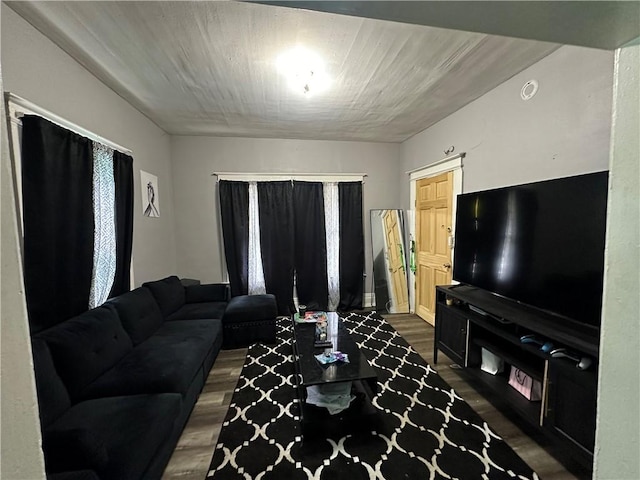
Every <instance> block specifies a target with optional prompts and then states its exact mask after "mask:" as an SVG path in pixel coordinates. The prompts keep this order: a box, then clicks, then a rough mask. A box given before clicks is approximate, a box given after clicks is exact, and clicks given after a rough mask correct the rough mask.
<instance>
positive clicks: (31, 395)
mask: <svg viewBox="0 0 640 480" xmlns="http://www.w3.org/2000/svg"><path fill="white" fill-rule="evenodd" d="M0 91H2V74H1V72H0ZM0 118H2V120H3V121H2V124H1V125H0V159H1V160H2V161H1V164H0V180H1V182H0V194H1V197H2V199H1V201H0V204H1V205H2V213H1V218H2V231H1V237H0V248H1V252H0V259H2V266H1V267H0V272H1V280H0V285H1V290H2V292H1V298H2V300H0V318H2V322H1V323H0V339H1V340H0V380H1V382H2V383H1V386H0V395H1V398H0V408H1V411H0V418H2V433H1V435H2V442H0V478H5V479H29V480H37V479H43V478H44V460H43V457H42V452H41V450H40V419H39V415H38V404H37V402H36V389H35V380H34V374H33V361H32V359H31V343H30V342H29V327H28V326H27V310H26V306H25V302H24V286H23V283H22V263H21V261H20V253H19V250H18V245H19V243H18V222H17V215H16V211H15V208H13V207H14V205H15V204H14V198H13V182H12V174H11V162H10V159H9V148H8V138H7V125H6V122H5V121H4V118H5V110H4V102H2V103H1V104H0Z"/></svg>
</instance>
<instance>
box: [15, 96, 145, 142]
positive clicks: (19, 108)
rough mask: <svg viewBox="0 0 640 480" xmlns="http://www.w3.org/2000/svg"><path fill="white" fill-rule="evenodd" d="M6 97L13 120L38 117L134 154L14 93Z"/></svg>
mask: <svg viewBox="0 0 640 480" xmlns="http://www.w3.org/2000/svg"><path fill="white" fill-rule="evenodd" d="M4 97H5V100H6V102H7V112H8V115H9V116H10V119H11V120H16V121H20V119H21V118H22V117H23V116H24V115H29V114H31V115H38V116H40V117H43V118H45V119H47V120H49V121H51V122H53V123H55V124H57V125H59V126H61V127H63V128H66V129H67V130H71V131H73V132H75V133H77V134H78V135H82V136H84V137H87V138H88V139H90V140H94V141H96V142H99V143H102V144H103V145H106V146H107V147H110V148H113V149H114V150H118V151H119V152H122V153H126V154H127V155H131V154H132V153H133V152H132V151H131V149H129V148H126V147H123V146H122V145H118V144H117V143H115V142H112V141H111V140H107V139H106V138H104V137H101V136H100V135H98V134H96V133H93V132H91V131H89V130H87V129H86V128H82V127H81V126H80V125H77V124H75V123H73V122H70V121H69V120H67V119H65V118H62V117H61V116H59V115H56V114H55V113H53V112H50V111H49V110H46V109H44V108H42V107H40V106H38V105H36V104H35V103H33V102H30V101H29V100H27V99H25V98H22V97H20V96H18V95H16V94H14V93H11V92H6V93H5V95H4Z"/></svg>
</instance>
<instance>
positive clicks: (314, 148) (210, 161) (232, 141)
mask: <svg viewBox="0 0 640 480" xmlns="http://www.w3.org/2000/svg"><path fill="white" fill-rule="evenodd" d="M399 154H400V146H399V145H398V144H389V143H366V142H332V141H312V140H284V139H260V138H230V137H188V136H176V137H173V138H172V141H171V158H172V161H173V190H174V192H175V199H174V200H175V209H176V236H177V245H178V254H177V255H178V270H177V271H178V274H179V275H180V276H183V277H190V278H197V279H200V280H202V281H219V280H221V279H222V271H223V265H224V264H223V263H222V261H223V258H222V255H223V254H222V247H221V243H222V235H221V231H220V228H219V225H220V220H219V207H218V190H217V183H216V178H215V177H212V176H211V174H212V173H213V172H250V173H261V172H266V173H283V172H285V173H366V174H367V175H368V176H367V177H366V178H365V184H364V189H363V197H364V198H363V200H364V202H363V203H364V218H365V231H364V233H365V267H366V273H367V280H366V284H365V292H369V291H370V290H371V279H372V277H371V232H370V231H369V210H370V209H373V208H398V207H399V205H400V175H399V169H398V162H399Z"/></svg>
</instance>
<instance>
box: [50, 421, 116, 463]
mask: <svg viewBox="0 0 640 480" xmlns="http://www.w3.org/2000/svg"><path fill="white" fill-rule="evenodd" d="M42 450H43V452H44V459H45V464H46V467H47V472H64V471H69V470H85V469H90V470H100V469H102V468H104V467H105V466H106V465H107V463H108V462H109V456H108V454H107V448H106V447H105V444H104V442H103V441H102V440H101V439H100V438H99V437H97V436H96V435H95V434H94V433H92V432H90V431H89V430H86V429H82V428H70V429H68V430H58V429H56V430H49V431H45V432H44V433H43V435H42Z"/></svg>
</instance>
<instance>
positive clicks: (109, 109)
mask: <svg viewBox="0 0 640 480" xmlns="http://www.w3.org/2000/svg"><path fill="white" fill-rule="evenodd" d="M2 40H3V41H2V74H3V78H2V79H3V90H4V91H9V92H12V93H15V94H17V95H20V96H22V97H24V98H26V99H28V100H30V101H32V102H34V103H36V104H38V105H40V106H42V107H43V108H46V109H47V110H49V111H52V112H55V113H56V114H57V115H59V116H61V117H63V118H66V119H69V120H70V121H73V122H74V123H76V124H78V125H82V126H83V127H85V128H86V129H88V130H90V131H93V132H97V133H99V134H100V135H101V136H102V137H104V138H108V139H111V140H113V141H115V142H117V143H119V144H121V145H126V146H127V147H128V148H130V149H131V150H132V151H133V152H134V158H135V165H136V166H135V169H136V171H138V170H144V171H149V172H153V174H154V175H156V176H157V177H158V182H159V191H160V195H161V198H162V214H161V216H160V217H159V218H155V219H149V218H144V217H142V216H141V215H138V216H137V217H136V218H135V220H134V245H136V247H135V249H134V257H133V272H134V283H135V285H136V286H137V285H140V284H142V283H143V282H145V281H149V280H154V279H158V278H162V277H164V276H167V275H171V274H177V275H179V276H181V277H189V278H197V279H200V280H201V281H202V282H215V281H220V280H222V279H223V276H222V275H223V261H222V254H221V252H222V247H221V236H220V232H219V226H218V225H219V222H218V220H217V214H216V208H217V200H216V188H215V177H213V176H212V174H213V173H215V172H234V171H236V172H265V173H270V172H293V173H304V172H317V173H321V172H326V173H353V172H364V173H366V174H367V177H366V180H365V183H364V193H363V199H364V211H365V212H367V211H368V210H370V209H374V208H386V207H389V206H394V207H399V208H403V209H409V208H410V202H409V179H408V176H407V174H406V172H408V171H411V170H413V169H415V168H418V167H422V166H426V165H429V164H430V163H433V162H436V161H438V160H440V159H442V158H443V157H445V156H446V155H445V154H444V153H443V151H444V150H446V149H448V148H450V147H451V146H455V151H456V152H466V154H467V156H466V159H465V162H464V184H463V185H464V190H465V191H475V190H482V189H488V188H493V187H499V186H505V185H513V184H519V183H526V182H531V181H537V180H544V179H549V178H557V177H563V176H569V175H577V174H581V173H587V172H592V171H600V170H606V169H609V170H610V172H611V174H612V175H613V178H614V180H613V182H614V183H613V186H612V190H611V192H612V194H615V193H617V192H620V197H616V196H615V195H612V200H611V201H612V202H620V203H612V204H611V205H610V214H609V215H610V217H609V221H610V224H609V230H610V232H609V237H608V238H609V242H608V246H607V249H608V252H609V255H610V258H609V260H608V263H607V265H608V266H607V272H608V274H607V275H608V277H607V280H606V282H605V285H606V286H605V307H604V312H603V329H602V336H603V343H602V345H601V348H602V353H601V355H602V362H601V366H600V368H601V370H600V371H601V379H602V380H601V386H600V411H599V418H600V420H599V424H598V425H599V430H598V437H597V443H596V476H597V478H624V476H625V475H627V476H626V478H633V476H632V474H631V473H628V472H634V470H633V469H634V468H636V470H635V471H636V472H637V464H635V465H634V464H633V460H632V459H634V455H635V453H634V452H635V451H636V450H637V445H638V443H637V442H638V432H637V425H638V422H637V417H638V412H637V408H636V411H633V412H632V411H629V407H628V406H629V405H637V404H638V401H637V399H638V392H637V385H636V386H635V387H630V386H626V387H625V385H624V383H623V381H622V380H620V379H623V378H635V377H636V376H637V365H638V363H639V362H638V361H637V351H636V345H637V335H638V334H637V332H638V325H637V314H636V313H635V312H636V311H635V310H630V309H629V308H630V303H632V302H631V300H629V299H626V300H620V301H618V300H616V299H620V298H622V299H624V297H625V296H628V297H630V298H631V299H633V298H635V300H636V302H635V303H636V304H637V291H638V280H637V275H638V274H637V271H634V270H635V268H634V262H633V261H632V260H633V259H637V254H638V253H637V249H636V250H635V251H632V252H629V245H637V228H636V227H637V222H638V218H637V215H636V216H635V217H634V216H633V215H631V216H629V217H631V218H629V217H627V216H625V210H626V211H628V209H630V208H635V209H637V191H638V185H637V179H638V175H637V158H638V155H637V148H638V147H637V141H636V142H635V143H634V138H635V139H636V140H637V122H638V113H637V109H635V110H634V109H633V97H631V99H630V100H620V101H618V100H617V99H618V98H620V99H626V96H627V95H633V94H634V93H633V91H634V88H635V90H636V93H635V95H636V97H637V88H636V87H637V81H638V79H637V58H638V57H637V56H638V46H637V45H636V46H630V47H626V48H624V49H622V50H620V52H619V54H620V56H619V57H616V55H617V54H616V53H615V52H614V51H613V49H609V50H604V49H593V48H585V47H580V46H562V47H560V48H559V49H557V50H555V51H554V52H553V53H551V54H550V55H548V56H546V57H545V58H543V59H542V60H540V61H539V62H537V63H535V64H534V65H532V66H531V67H529V68H528V69H526V70H524V71H522V72H520V73H518V74H517V75H515V76H513V77H512V78H510V79H509V80H507V81H506V82H504V83H502V84H501V85H499V86H497V87H496V88H495V89H493V90H491V91H490V92H488V93H487V94H485V95H483V96H482V97H480V98H478V99H477V100H475V101H473V102H471V103H469V104H468V105H467V106H465V107H463V108H461V109H460V110H458V111H457V112H455V113H453V114H452V115H449V116H448V117H446V118H445V119H443V120H442V121H440V122H439V123H437V124H435V125H434V126H432V127H430V128H428V129H427V130H424V131H422V132H421V133H419V134H417V135H415V136H414V137H412V138H410V139H409V140H407V141H405V142H402V143H374V142H345V141H330V140H294V139H265V138H237V137H224V136H181V135H167V134H166V133H165V132H164V131H163V130H161V129H160V128H159V127H157V126H156V125H155V124H154V123H153V122H152V121H150V120H149V119H148V118H147V117H146V116H144V115H143V114H142V113H140V112H139V111H138V110H136V109H135V108H134V107H133V106H131V104H129V103H128V102H127V101H125V100H124V99H123V98H121V97H120V96H118V95H117V94H116V93H114V91H113V90H111V89H110V88H109V87H107V86H106V85H105V84H104V83H102V82H101V81H99V80H98V79H97V78H96V77H95V76H94V75H92V74H91V73H89V71H88V70H87V69H85V68H84V67H83V66H82V65H80V64H79V63H78V62H76V61H75V60H73V59H72V58H71V57H70V56H68V55H67V54H66V53H65V52H63V50H61V49H60V48H59V47H58V46H57V45H56V44H54V42H52V41H51V40H50V39H48V38H47V37H45V36H44V35H42V34H41V33H40V32H39V31H38V30H37V29H36V28H34V27H33V26H31V25H30V24H28V23H27V22H26V21H25V20H24V19H22V18H21V17H20V16H18V15H17V14H16V13H15V12H14V11H13V10H12V9H11V8H10V7H8V6H7V5H6V4H4V3H3V5H2ZM616 58H618V61H619V62H623V65H624V62H628V64H630V65H631V66H632V67H634V68H635V71H633V70H632V71H631V73H629V72H628V71H625V70H624V68H622V69H619V70H618V73H617V74H616V73H615V72H616V70H615V68H614V61H615V59H616ZM634 62H635V64H634ZM634 72H635V73H634ZM616 75H617V76H616ZM634 75H635V77H634ZM627 76H628V77H627ZM532 78H535V79H536V80H537V81H538V83H539V85H540V91H539V92H538V94H537V96H536V100H537V102H535V103H533V102H530V103H526V102H524V101H522V100H521V99H520V90H521V87H522V85H523V84H524V83H525V82H527V81H528V80H530V79H532ZM43 79H46V82H45V81H43ZM636 105H637V102H636ZM614 107H615V108H614ZM625 108H626V110H625ZM629 110H632V111H629ZM96 112H99V114H97V113H96ZM634 122H635V123H634ZM612 126H615V129H614V130H613V136H612ZM634 128H635V130H634ZM625 129H627V130H625ZM629 138H630V140H629ZM634 149H635V150H634ZM5 152H7V150H6V149H5V147H4V146H3V258H5V245H4V244H5V239H6V238H9V239H12V238H14V234H10V233H7V234H6V235H7V236H6V237H5V220H4V219H5V218H11V217H10V216H8V217H5V213H7V212H6V211H5V210H4V209H5V208H8V207H7V205H9V206H10V205H11V204H12V200H11V199H10V198H9V199H8V200H9V201H5V200H7V198H6V197H5V195H7V194H6V193H5V192H6V191H7V189H5V185H6V183H5V182H9V180H8V179H7V175H6V172H7V171H8V170H6V168H7V167H6V165H5V163H6V160H5V158H6V155H4V153H5ZM634 169H635V170H634ZM634 175H635V176H634ZM390 179H391V181H390ZM625 179H626V180H625ZM616 181H621V182H624V181H629V182H632V183H630V184H629V185H626V184H623V186H621V187H620V190H618V189H617V188H616V184H615V182H616ZM633 182H635V183H633ZM138 184H139V182H137V183H136V188H139V185H138ZM136 192H137V194H138V195H137V196H136V201H137V199H138V197H139V192H138V191H136ZM623 192H626V193H623ZM626 195H630V196H631V198H628V197H626ZM634 198H635V200H636V202H635V203H636V204H635V206H634V204H633V201H634V200H633V199H634ZM137 210H139V209H137ZM137 210H136V211H137ZM7 215H9V213H7ZM365 218H366V215H365ZM634 222H635V223H634ZM634 228H635V233H634ZM365 231H368V230H367V226H366V225H365ZM633 235H635V237H634V236H633ZM634 239H635V243H633V242H634ZM6 248H9V247H8V246H7V247H6ZM369 252H370V248H367V249H365V253H366V255H367V257H366V261H365V265H366V266H367V274H368V275H370V273H371V272H370V268H371V267H370V264H371V260H370V258H369V257H368V255H369ZM7 258H11V257H7ZM635 265H636V266H637V261H636V262H635ZM3 267H4V265H3ZM9 272H10V270H7V271H6V272H5V268H3V281H2V285H3V314H2V317H3V319H5V322H3V327H2V342H3V358H2V369H3V372H2V373H3V375H2V378H3V387H5V386H7V388H3V392H8V391H9V390H11V391H12V396H13V398H12V400H10V401H7V402H5V398H6V397H5V395H6V394H5V393H3V402H2V403H3V418H4V420H3V427H2V429H3V440H4V441H3V447H2V448H3V462H2V463H3V466H5V465H6V468H7V469H9V468H12V467H11V466H9V465H10V464H9V463H6V462H5V459H6V458H9V457H5V451H6V452H7V454H8V453H12V455H11V457H12V458H13V459H14V460H15V463H16V464H18V465H20V466H18V467H16V468H17V469H16V470H13V471H14V472H20V473H16V475H14V476H13V477H11V476H9V478H35V477H37V476H39V475H41V474H38V472H41V470H38V465H36V464H37V463H38V462H34V461H33V458H34V457H38V454H37V451H38V449H39V447H38V445H37V442H38V433H37V427H36V425H34V417H33V412H34V407H35V412H37V406H36V402H35V399H34V396H33V388H32V386H31V383H30V382H31V380H29V379H30V378H32V377H30V376H29V375H28V374H25V370H24V369H25V368H26V367H29V366H30V361H29V360H28V359H27V358H26V357H24V356H23V355H24V352H25V350H24V348H23V347H24V345H25V342H26V340H25V338H24V334H25V332H26V322H25V323H24V324H23V325H21V326H14V327H10V326H8V325H5V323H6V318H8V317H7V315H6V314H5V313H8V314H14V315H15V313H16V312H18V313H19V312H23V311H24V310H23V307H22V310H21V307H20V306H17V307H15V310H8V311H5V308H7V309H10V308H11V307H10V305H11V303H8V304H7V305H6V306H5V288H7V289H9V288H10V284H9V283H5V275H8V274H9ZM11 288H12V290H11V291H12V292H19V291H20V289H19V285H17V286H14V287H11ZM13 288H15V290H13ZM619 292H622V293H619ZM609 296H610V297H609ZM607 297H609V298H610V299H611V300H610V302H611V303H608V302H607V300H606V299H607ZM18 318H23V319H24V314H21V315H19V316H18ZM613 319H615V320H613ZM10 328H11V329H13V328H17V331H14V330H9V329H10ZM6 344H12V345H11V346H10V347H8V345H7V347H8V349H7V350H5V345H6ZM27 351H28V350H27ZM12 365H13V366H15V367H14V368H15V371H14V372H12V373H7V374H5V373H6V371H5V368H7V369H10V367H11V366H12ZM21 372H22V374H24V375H26V376H24V375H23V376H22V377H21V376H20V373H21ZM27 372H28V368H27ZM16 376H17V377H18V380H17V382H13V381H12V379H14V378H16ZM25 378H26V379H27V380H24V379H25ZM18 404H20V405H22V404H24V405H28V406H30V409H31V412H30V414H29V412H27V419H26V420H24V423H22V424H20V423H18V422H19V421H18V419H17V418H18V417H16V420H15V422H16V423H15V424H14V425H11V426H10V425H7V424H6V422H7V420H6V419H7V418H8V415H10V412H11V410H6V411H5V408H10V407H11V405H13V406H14V407H15V408H16V410H17V411H20V410H21V408H18V407H17V405H18ZM5 405H6V407H5ZM5 412H6V413H5ZM29 415H31V416H30V417H29ZM630 419H631V420H630ZM35 420H36V422H37V413H36V417H35ZM634 420H635V421H634ZM34 427H35V428H34ZM625 428H626V429H627V430H626V431H625V430H624V429H625ZM15 432H24V433H25V434H24V435H23V434H22V433H20V434H16V433H15ZM5 435H7V436H5ZM9 435H10V436H9ZM10 444H11V445H12V446H11V447H10V446H9V445H10ZM9 448H12V449H13V450H12V451H11V452H9V450H5V449H9ZM635 461H636V462H637V459H635ZM29 465H32V467H31V468H35V470H24V469H25V468H29V467H28V466H29ZM33 465H35V467H33ZM8 471H11V470H8ZM33 472H36V473H35V474H33Z"/></svg>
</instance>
